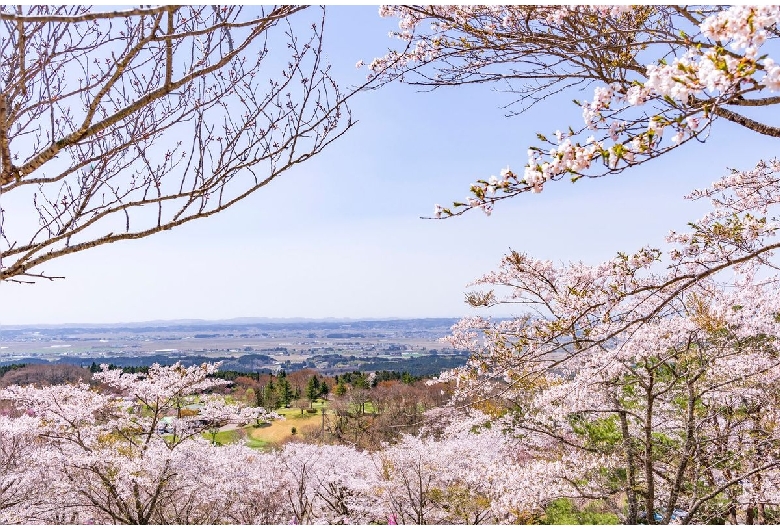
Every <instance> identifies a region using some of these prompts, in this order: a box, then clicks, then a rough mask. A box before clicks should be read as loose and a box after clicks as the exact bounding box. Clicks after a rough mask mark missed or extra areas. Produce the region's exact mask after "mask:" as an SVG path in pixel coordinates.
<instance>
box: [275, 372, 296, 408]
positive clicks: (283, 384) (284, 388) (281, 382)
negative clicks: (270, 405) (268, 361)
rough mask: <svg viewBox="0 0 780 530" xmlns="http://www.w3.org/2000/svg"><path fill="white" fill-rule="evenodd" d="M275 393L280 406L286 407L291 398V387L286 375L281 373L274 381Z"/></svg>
mask: <svg viewBox="0 0 780 530" xmlns="http://www.w3.org/2000/svg"><path fill="white" fill-rule="evenodd" d="M276 386H277V394H278V395H279V402H280V406H283V407H286V406H287V405H289V404H290V401H292V399H293V389H292V386H291V385H290V382H289V381H288V380H287V377H286V376H285V375H284V374H282V375H280V376H279V379H278V380H277V381H276Z"/></svg>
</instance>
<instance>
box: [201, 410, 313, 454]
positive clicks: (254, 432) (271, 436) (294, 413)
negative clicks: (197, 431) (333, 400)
mask: <svg viewBox="0 0 780 530" xmlns="http://www.w3.org/2000/svg"><path fill="white" fill-rule="evenodd" d="M323 407H324V408H326V409H327V404H326V403H324V402H322V401H317V402H315V403H314V408H315V409H317V412H316V413H315V414H309V413H307V412H305V411H304V413H303V415H301V409H299V408H280V409H277V410H276V413H277V414H279V415H280V416H283V417H284V418H285V419H284V420H276V421H274V422H272V423H270V424H268V425H264V426H262V427H251V426H250V427H242V428H240V429H234V430H230V431H221V432H219V433H217V437H216V442H217V443H218V444H220V445H224V444H229V443H235V442H238V441H240V440H242V439H243V440H244V443H245V444H246V446H247V447H251V448H253V449H263V448H266V447H269V446H274V445H281V444H283V443H285V442H288V441H291V440H294V439H295V438H296V437H299V438H300V433H301V432H302V429H304V428H307V427H308V428H313V429H316V428H319V427H320V426H321V425H322V412H321V410H322V409H323ZM293 427H295V429H296V430H297V433H298V434H292V428H293ZM204 437H205V438H206V439H208V440H210V439H211V434H209V433H204Z"/></svg>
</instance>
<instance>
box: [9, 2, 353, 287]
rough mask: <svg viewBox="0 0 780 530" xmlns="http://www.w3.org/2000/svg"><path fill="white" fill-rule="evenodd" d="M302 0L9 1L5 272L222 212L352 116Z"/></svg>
mask: <svg viewBox="0 0 780 530" xmlns="http://www.w3.org/2000/svg"><path fill="white" fill-rule="evenodd" d="M323 28H324V12H321V13H317V12H316V11H312V10H311V9H307V8H306V6H276V7H259V6H254V7H241V6H184V7H182V6H160V7H139V8H133V9H126V10H123V11H106V10H101V9H92V8H88V7H83V6H75V7H74V6H60V7H57V6H29V7H16V6H5V7H3V8H2V9H0V50H1V51H2V54H1V56H2V59H0V77H2V84H0V93H2V98H0V281H3V280H11V281H19V282H29V281H34V280H35V279H36V278H49V279H52V278H53V277H54V276H53V275H51V274H46V273H45V272H44V271H43V270H42V269H41V266H42V265H44V264H46V263H47V262H49V261H51V260H53V259H56V258H58V257H60V256H64V255H67V254H72V253H75V252H80V251H83V250H86V249H89V248H92V247H95V246H99V245H103V244H107V243H114V242H117V241H122V240H130V239H139V238H143V237H147V236H149V235H152V234H155V233H157V232H161V231H163V230H170V229H172V228H175V227H177V226H179V225H181V224H183V223H186V222H189V221H192V220H194V219H200V218H204V217H208V216H210V215H213V214H215V213H218V212H221V211H223V210H225V209H226V208H228V207H230V206H232V205H233V204H235V203H237V202H238V201H240V200H242V199H244V198H246V197H248V196H249V195H250V194H252V193H253V192H255V191H257V190H258V189H260V188H262V187H263V186H265V185H266V184H268V183H269V182H271V181H272V180H273V179H274V178H276V177H277V176H279V175H281V174H282V173H284V172H285V171H287V170H288V169H290V168H292V167H293V166H295V165H297V164H299V163H302V162H304V161H306V160H308V159H309V158H311V157H313V156H315V155H317V154H318V153H320V152H321V151H322V150H323V149H325V148H326V147H327V146H328V145H329V144H330V143H331V142H333V141H334V140H336V139H337V138H339V137H340V136H341V135H342V134H344V132H346V131H347V130H348V129H349V128H350V127H351V126H352V125H353V123H354V122H353V121H352V118H351V114H350V111H349V108H348V107H347V106H346V102H347V100H348V99H349V98H350V96H352V95H353V94H354V93H355V92H356V91H358V90H360V89H361V88H362V87H356V88H354V89H350V90H348V91H346V92H345V91H342V90H341V89H340V88H339V86H338V85H337V83H336V81H335V80H334V79H333V78H332V77H331V74H330V70H329V66H328V65H327V64H325V62H324V55H323V54H324V51H323V40H322V39H323Z"/></svg>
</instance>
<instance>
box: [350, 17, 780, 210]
mask: <svg viewBox="0 0 780 530" xmlns="http://www.w3.org/2000/svg"><path fill="white" fill-rule="evenodd" d="M379 11H380V15H381V16H384V17H395V18H398V20H399V31H398V32H395V33H394V34H393V36H394V37H396V38H397V39H400V41H401V42H403V43H404V46H403V47H402V48H401V49H400V50H391V51H389V52H388V53H387V54H386V55H385V56H383V57H379V58H376V59H375V60H373V61H372V62H371V63H370V64H369V65H368V68H369V70H370V77H376V78H378V79H381V80H383V81H391V80H396V79H399V80H401V81H403V82H406V83H410V84H414V85H422V86H424V87H432V88H436V87H443V86H457V85H464V84H477V83H480V84H484V83H487V84H495V85H496V86H497V87H498V88H499V89H504V90H506V91H508V92H509V93H510V94H511V95H512V96H513V97H514V98H515V100H514V101H513V103H511V104H510V105H509V107H510V108H511V109H513V110H512V112H513V113H516V112H517V113H519V112H523V111H524V110H526V109H528V108H529V107H531V106H533V105H535V104H537V103H540V102H543V101H546V100H548V99H550V98H558V97H563V96H564V94H569V93H571V92H572V91H573V90H574V89H576V90H577V91H582V90H584V89H586V88H589V87H593V92H592V93H593V96H592V98H591V100H590V101H575V103H576V104H577V105H578V106H579V107H580V108H581V112H582V116H583V119H584V123H581V124H580V125H576V124H574V123H572V124H571V125H570V126H566V125H565V124H561V126H559V130H557V131H554V132H553V131H542V132H543V134H539V139H540V141H541V142H542V146H541V147H531V148H530V149H529V151H528V162H527V164H526V166H525V169H524V170H523V171H519V172H516V171H512V170H510V169H509V168H505V169H504V170H502V171H501V172H500V176H499V177H496V176H491V177H490V178H484V179H479V180H477V182H476V183H474V184H472V186H471V196H469V197H468V198H467V199H466V201H465V202H456V203H454V204H453V206H452V207H451V208H443V207H441V206H438V205H437V206H436V208H435V212H434V213H435V215H436V216H437V217H440V216H451V215H459V214H461V213H463V212H464V211H466V210H469V209H472V208H475V207H479V208H481V209H482V210H484V211H485V212H486V213H488V214H489V213H490V212H491V210H492V208H493V205H494V204H495V202H496V201H498V200H502V199H505V198H508V197H513V196H516V195H518V194H521V193H524V192H528V191H530V192H532V193H537V192H540V191H542V189H543V187H544V185H545V183H547V182H550V181H558V180H561V179H563V178H571V180H573V181H576V180H578V179H580V178H582V177H583V176H587V177H597V176H602V175H606V174H610V173H618V172H621V171H623V170H625V169H626V168H629V167H632V166H636V165H639V164H642V163H644V162H646V161H648V160H651V159H653V158H657V157H658V156H661V155H663V154H665V153H667V152H669V151H670V150H672V149H676V148H677V147H679V146H681V145H683V144H686V143H689V142H691V141H693V140H698V141H704V140H706V138H707V137H708V135H709V133H710V131H711V126H712V123H713V122H714V121H715V120H717V119H723V120H727V121H730V122H732V123H735V124H738V125H740V126H742V127H744V128H745V129H746V130H750V131H753V132H755V133H757V134H762V135H768V136H773V137H779V136H780V128H778V126H777V124H773V123H771V121H769V120H767V119H765V118H764V117H765V116H768V115H767V114H766V113H764V114H763V115H762V117H759V118H756V114H755V113H754V112H751V111H752V110H753V109H754V108H755V107H759V108H760V107H772V106H773V105H776V104H777V103H779V102H780V96H777V95H775V94H774V92H776V91H778V90H780V66H778V65H777V64H776V63H775V60H774V59H773V58H772V57H770V56H768V54H769V53H771V52H772V51H773V50H772V48H771V44H772V43H773V42H774V40H775V39H777V38H778V36H779V35H778V32H777V22H778V17H780V9H778V7H777V6H733V7H717V6H659V5H656V6H525V5H524V6H382V7H381V8H380V10H379ZM648 63H649V64H648ZM359 64H362V63H359ZM665 132H666V138H664V133H665ZM694 143H695V142H694Z"/></svg>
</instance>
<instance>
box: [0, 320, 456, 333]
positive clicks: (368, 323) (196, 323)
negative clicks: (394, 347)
mask: <svg viewBox="0 0 780 530" xmlns="http://www.w3.org/2000/svg"><path fill="white" fill-rule="evenodd" d="M458 320H459V318H458V317H452V318H446V317H442V318H366V319H354V318H335V317H330V318H269V317H238V318H230V319H225V320H204V319H178V320H149V321H144V322H117V323H102V324H100V323H64V324H18V325H14V324H10V325H0V330H20V329H24V330H39V329H40V330H43V329H58V330H59V329H78V330H85V331H86V330H101V329H102V330H105V329H135V330H141V329H143V330H150V329H166V328H167V329H171V328H175V329H205V328H230V327H246V326H260V327H266V326H272V327H278V326H280V325H281V326H284V327H293V328H297V327H301V326H300V325H305V326H306V327H313V328H320V329H323V328H325V329H327V328H329V327H332V326H334V325H339V324H341V325H345V326H350V327H352V326H355V327H359V328H367V327H368V328H371V327H375V326H376V325H378V324H381V325H383V327H386V326H387V324H391V325H400V326H403V327H406V326H410V325H411V326H420V327H423V328H427V327H438V326H451V325H452V324H454V323H455V322H457V321H458ZM372 324H373V325H372ZM393 327H394V326H393Z"/></svg>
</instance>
